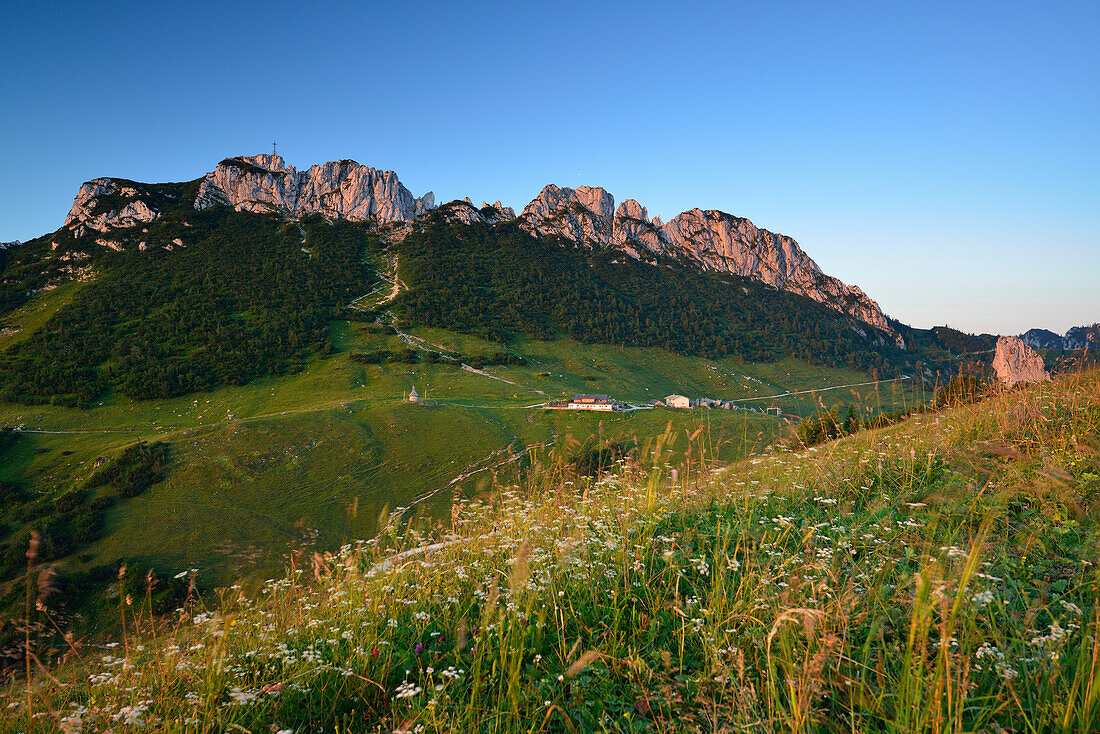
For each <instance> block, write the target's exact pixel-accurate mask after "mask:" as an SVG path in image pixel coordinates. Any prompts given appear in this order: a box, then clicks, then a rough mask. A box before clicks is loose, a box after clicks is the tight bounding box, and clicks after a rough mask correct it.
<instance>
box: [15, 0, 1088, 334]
mask: <svg viewBox="0 0 1100 734" xmlns="http://www.w3.org/2000/svg"><path fill="white" fill-rule="evenodd" d="M527 5H528V4H519V3H501V4H492V3H468V4H467V3H454V2H443V3H435V2H420V3H415V4H411V3H402V2H389V3H385V4H376V3H327V4H326V3H317V4H306V3H300V2H294V3H284V2H264V3H232V2H220V3H206V2H192V3H122V2H119V3H87V2H81V3H70V2H43V3H21V4H13V5H12V6H10V7H9V8H8V9H7V10H5V13H4V15H3V17H2V18H0V27H2V28H3V31H4V33H3V37H4V43H3V44H0V63H2V64H3V68H4V69H5V73H4V74H3V75H0V100H2V103H0V104H2V107H0V113H2V114H0V168H2V170H3V171H4V176H3V177H0V240H11V239H16V238H18V239H28V238H30V237H33V236H36V235H39V234H43V233H45V232H48V231H52V230H54V229H56V228H57V227H58V226H60V224H61V222H62V220H63V219H64V216H65V213H66V212H67V211H68V208H69V205H70V204H71V201H72V197H73V195H74V194H75V192H76V189H77V187H78V186H79V185H80V183H81V182H82V181H85V180H87V179H89V178H94V177H97V176H122V177H126V178H132V179H136V180H141V181H169V180H174V181H179V180H188V179H192V178H196V177H198V176H201V175H202V174H203V173H205V172H206V171H209V170H211V169H212V168H213V166H214V165H215V164H216V163H217V161H218V160H220V159H221V158H223V157H225V156H227V155H238V154H248V153H254V152H262V151H265V150H270V148H271V141H272V140H277V141H278V142H279V152H280V153H282V154H283V155H284V156H285V157H286V158H287V160H288V161H289V162H290V163H293V164H295V165H297V166H299V167H305V166H308V165H309V164H311V163H316V162H322V161H325V160H332V159H337V158H354V159H356V160H358V161H360V162H361V163H365V164H369V165H373V166H376V167H380V168H390V169H393V170H395V171H397V172H398V175H399V176H400V177H401V180H402V181H403V182H404V183H405V184H406V185H407V186H408V187H409V188H410V189H411V190H412V191H413V193H414V194H417V195H419V194H421V193H423V192H425V191H427V190H434V191H435V193H436V198H437V200H439V201H446V200H450V199H453V198H461V197H463V196H466V195H469V196H470V197H471V198H473V199H475V200H477V201H479V202H480V200H482V199H487V200H489V201H493V200H496V199H501V200H502V201H503V202H504V203H506V204H510V205H512V206H514V207H516V209H517V210H518V209H520V208H521V207H522V206H524V205H525V204H526V203H527V202H528V201H529V200H530V199H532V198H533V197H534V196H535V195H536V194H537V193H538V191H539V189H540V188H541V187H542V186H543V185H544V184H546V183H556V184H559V185H563V186H577V185H580V184H588V185H600V186H604V187H606V188H607V189H608V190H609V191H611V192H612V193H613V194H614V195H615V197H616V200H622V199H624V198H628V197H632V198H636V199H638V200H639V201H641V202H642V203H643V204H644V205H646V206H647V207H648V208H649V212H650V214H651V215H654V214H660V215H661V216H663V217H664V218H665V219H666V220H667V219H668V218H671V217H672V216H674V215H675V214H677V213H678V212H680V211H683V210H685V209H689V208H691V207H693V206H700V207H703V208H716V209H722V210H724V211H728V212H731V213H733V214H737V215H739V216H745V217H748V218H750V219H752V220H753V221H754V222H755V223H756V224H758V225H759V226H762V227H766V228H768V229H772V230H775V231H779V232H783V233H785V234H789V235H791V236H793V237H795V238H796V239H797V240H798V241H799V243H800V244H801V245H802V247H803V248H804V249H805V250H806V251H807V252H808V253H809V254H810V255H811V257H813V258H815V259H816V260H817V262H818V263H819V264H820V265H821V266H822V268H823V269H824V270H825V271H826V272H828V273H830V274H833V275H836V276H837V277H840V278H841V279H842V280H844V281H846V282H849V283H855V284H857V285H859V286H860V287H862V288H863V289H864V290H865V291H867V293H868V294H870V295H871V296H872V297H873V298H875V299H876V300H878V302H879V303H880V305H881V306H882V307H883V308H884V310H885V311H886V312H887V313H889V314H890V315H892V316H894V317H897V318H899V319H901V320H903V321H905V322H907V323H911V324H913V325H915V326H921V327H927V326H932V325H935V324H943V323H947V324H950V325H952V326H955V327H958V328H962V329H965V330H968V331H989V332H995V333H1014V332H1019V331H1022V330H1024V329H1026V328H1030V327H1034V326H1038V327H1044V328H1050V329H1053V330H1055V331H1064V330H1065V329H1066V328H1067V327H1069V326H1073V325H1077V324H1083V323H1092V322H1095V321H1097V320H1100V173H1098V172H1100V122H1098V119H1100V51H1098V50H1097V47H1098V45H1100V44H1097V39H1098V38H1100V3H1096V2H1070V3H1059V2H1047V3H1042V4H1039V3H1035V4H1025V3H1015V2H1002V3H966V2H945V3H939V2H921V3H892V2H881V1H875V2H852V3H826V2H813V3H810V2H807V3H799V2H789V3H785V4H771V3H755V2H754V3H748V2H746V3H741V4H735V3H713V4H711V3H694V4H692V3H681V4H668V3H642V2H632V3H593V2H586V3H574V2H558V3H538V4H529V7H526V6H527ZM765 5H782V7H781V8H777V9H776V8H765V7H764V6H765Z"/></svg>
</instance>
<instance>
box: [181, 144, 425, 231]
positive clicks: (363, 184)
mask: <svg viewBox="0 0 1100 734" xmlns="http://www.w3.org/2000/svg"><path fill="white" fill-rule="evenodd" d="M219 205H229V206H232V207H233V208H234V209H236V210H237V211H248V212H270V213H278V214H285V215H287V216H293V217H298V216H304V215H308V214H321V215H323V216H326V217H330V218H333V219H348V220H351V221H353V222H362V221H366V220H368V219H373V220H375V221H378V222H379V223H383V224H384V223H389V222H411V221H413V220H415V219H416V217H417V216H418V215H420V214H423V213H424V212H427V211H428V210H430V209H432V208H434V207H435V195H434V194H432V193H431V192H428V193H427V194H425V195H424V196H422V197H420V198H415V197H413V195H412V194H411V193H410V192H409V190H408V189H407V188H405V187H404V186H403V185H402V184H401V182H400V181H399V180H398V178H397V174H396V173H394V172H393V171H379V170H377V169H375V168H371V167H370V166H363V165H360V164H359V163H356V162H355V161H351V160H342V161H329V162H328V163H324V164H322V165H319V166H318V165H314V166H311V167H310V168H309V170H308V171H298V170H297V169H295V168H294V166H288V165H287V164H286V162H285V161H284V160H283V158H282V156H278V155H269V154H261V155H253V156H242V157H239V158H226V159H225V160H223V161H222V162H221V163H219V164H218V166H217V168H215V169H214V171H212V172H211V173H208V174H206V176H205V177H204V178H203V180H202V183H201V184H200V185H199V193H198V196H197V197H196V198H195V208H196V209H208V208H210V207H212V206H219Z"/></svg>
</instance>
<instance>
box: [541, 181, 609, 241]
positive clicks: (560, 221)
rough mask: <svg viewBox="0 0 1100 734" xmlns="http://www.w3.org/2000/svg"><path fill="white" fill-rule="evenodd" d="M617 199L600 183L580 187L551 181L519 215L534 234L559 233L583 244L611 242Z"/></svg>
mask: <svg viewBox="0 0 1100 734" xmlns="http://www.w3.org/2000/svg"><path fill="white" fill-rule="evenodd" d="M614 212H615V198H614V197H613V196H611V194H609V193H607V191H605V190H604V189H602V188H600V187H598V186H595V187H593V186H581V187H580V188H577V189H570V188H558V187H557V186H555V185H554V184H550V185H548V186H546V187H544V188H543V189H542V191H540V192H539V195H538V196H537V197H535V199H534V201H532V202H531V203H530V204H528V205H527V206H526V207H524V209H523V213H522V214H520V215H519V222H520V224H519V226H520V227H521V228H522V229H525V230H526V231H528V232H530V233H531V234H534V235H559V236H561V237H564V238H565V239H567V240H573V241H574V242H578V243H581V244H591V245H600V246H606V245H607V244H608V243H609V242H610V241H611V229H612V221H611V220H612V217H613V216H614Z"/></svg>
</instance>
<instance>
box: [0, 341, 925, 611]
mask: <svg viewBox="0 0 1100 734" xmlns="http://www.w3.org/2000/svg"><path fill="white" fill-rule="evenodd" d="M332 331H333V334H334V343H335V345H336V347H337V349H339V350H340V352H339V353H338V354H337V355H336V356H333V357H329V358H327V359H315V360H314V361H312V362H311V363H310V364H309V365H308V366H307V368H306V369H305V370H303V371H302V372H300V373H298V374H294V375H288V376H283V377H277V378H263V379H260V380H256V381H254V382H253V383H251V384H249V385H247V386H243V387H224V388H219V389H217V390H214V391H211V392H200V393H192V394H190V395H187V396H184V397H179V398H173V399H166V400H148V401H135V400H131V399H129V398H126V397H124V396H121V395H116V394H109V395H107V396H105V397H104V399H103V400H102V401H101V402H100V404H97V405H95V406H93V407H92V408H90V409H79V408H70V407H64V406H56V405H37V406H27V405H16V404H0V426H8V427H18V428H20V429H21V430H20V431H19V432H18V434H17V440H16V442H15V443H14V445H13V446H11V447H10V448H8V449H7V450H5V453H4V455H3V461H2V462H0V481H7V482H11V483H15V484H18V485H19V486H20V487H21V488H22V490H23V491H24V493H25V494H26V495H27V496H28V497H33V498H39V500H40V501H41V502H48V501H53V500H56V499H60V498H61V497H64V496H65V495H66V494H69V493H71V492H73V491H76V490H78V489H79V488H80V487H81V486H82V483H83V482H85V481H86V480H87V479H88V478H89V477H90V476H91V475H92V473H93V472H94V470H95V465H96V464H97V462H102V461H105V460H107V459H110V458H113V457H115V456H117V455H118V454H119V453H120V452H121V451H122V450H123V449H124V448H125V447H127V446H129V445H132V444H134V443H135V442H137V441H161V442H166V443H167V444H168V447H169V461H168V465H167V467H166V471H165V472H164V477H163V481H160V482H158V483H156V484H154V485H153V486H151V487H150V488H149V489H148V490H147V491H145V492H143V493H142V494H141V495H140V496H135V497H132V498H128V499H125V500H123V501H119V502H116V503H115V504H114V505H113V506H112V507H110V509H109V510H107V511H106V519H105V528H104V531H103V532H102V534H101V537H100V538H99V539H98V540H96V541H95V542H93V543H90V544H88V545H87V546H85V547H81V548H80V549H79V552H78V553H75V554H70V555H67V556H65V557H64V558H55V559H51V560H54V561H59V562H61V565H60V566H59V568H58V571H59V572H66V573H72V572H77V571H90V570H93V569H101V570H102V572H103V573H106V570H105V569H110V568H117V566H118V565H119V564H121V563H130V564H131V565H132V566H134V567H140V568H142V569H154V570H155V571H156V572H157V573H160V574H174V573H177V572H179V571H182V570H186V569H188V568H197V569H200V578H199V581H200V584H201V585H202V586H203V587H204V588H210V587H211V586H214V585H224V584H229V583H232V582H233V581H234V580H236V579H237V578H238V577H240V576H242V575H249V574H269V573H271V572H272V571H274V570H277V569H278V568H281V567H282V565H283V564H284V562H285V556H286V554H287V553H289V552H290V551H291V550H292V549H294V548H298V547H301V546H302V545H303V544H304V545H305V546H307V547H310V548H311V549H317V550H332V549H335V548H337V547H339V545H341V544H342V543H344V542H346V541H348V540H351V539H362V538H371V537H374V535H375V534H377V532H378V529H379V521H380V518H381V520H382V521H383V522H384V521H385V514H386V513H387V512H391V511H393V510H395V509H397V508H408V509H407V511H406V513H405V516H410V515H415V514H423V515H425V516H427V517H431V518H435V519H440V518H445V517H449V514H450V505H451V498H452V497H453V496H455V495H456V494H457V495H459V496H475V495H476V494H477V492H478V491H479V488H480V487H482V486H484V484H485V482H486V480H487V479H489V478H491V476H492V474H493V467H494V466H495V465H498V464H500V465H506V464H508V463H511V462H521V463H522V462H523V461H525V460H526V459H525V458H523V456H521V454H522V453H523V452H524V449H525V448H526V447H528V446H539V445H552V444H560V447H561V450H562V451H563V452H564V453H568V452H569V451H581V450H584V449H586V448H590V447H591V446H592V445H593V444H594V443H599V442H601V441H603V442H617V443H621V444H623V445H624V446H627V447H630V446H634V445H635V444H636V443H638V442H640V441H644V440H645V438H646V437H649V436H653V435H657V434H659V433H661V432H663V431H664V430H665V427H666V426H667V425H669V424H670V423H671V425H672V426H673V428H674V429H675V430H677V431H686V432H688V433H690V432H693V431H694V430H695V429H696V428H698V427H700V426H702V427H704V428H705V431H706V436H707V438H708V441H709V444H708V447H709V448H708V450H709V451H711V452H712V455H713V456H714V457H715V458H723V459H734V458H736V457H739V456H743V455H745V454H746V453H748V452H750V451H752V450H753V449H754V448H756V449H759V448H762V447H763V446H765V445H767V444H768V443H770V442H772V441H774V440H775V439H776V438H779V437H782V436H786V435H788V433H789V429H788V426H787V420H789V419H790V416H795V415H804V414H807V413H809V412H811V411H812V410H813V409H814V408H815V407H816V405H817V402H818V401H819V400H822V401H825V402H826V403H827V404H834V403H835V402H858V403H859V404H861V405H866V406H868V407H870V408H872V409H874V410H878V409H880V408H883V409H889V408H892V407H895V406H898V405H902V404H905V403H907V402H908V403H911V402H913V400H914V399H918V400H919V398H920V395H919V394H915V393H914V391H913V389H912V388H911V387H909V384H908V383H906V382H897V383H885V384H883V385H880V386H878V388H877V389H874V388H869V387H857V388H854V390H855V391H857V392H858V395H856V394H853V392H852V390H851V389H848V388H845V389H840V390H825V391H824V392H820V393H804V394H800V395H794V396H789V397H784V398H775V399H772V398H767V399H766V400H747V401H746V402H745V403H743V405H744V406H745V407H747V408H756V409H763V408H766V407H767V406H769V405H772V404H775V405H777V406H780V407H781V409H782V411H783V413H784V414H785V415H786V416H787V418H780V417H776V416H774V415H764V414H763V413H759V412H750V411H723V410H710V411H708V410H703V409H698V410H693V411H674V410H667V409H656V410H638V411H635V412H631V413H624V414H613V415H598V416H597V415H589V414H577V413H562V412H560V411H543V410H540V409H539V408H538V407H537V406H538V405H540V404H541V403H544V402H546V401H547V400H548V399H549V398H552V397H560V396H562V395H567V394H571V393H574V392H582V391H583V392H601V393H609V394H611V395H612V396H613V397H615V398H618V399H621V400H626V401H630V402H635V403H637V404H643V403H645V402H647V401H648V400H651V399H653V398H655V397H656V398H660V397H664V396H665V395H667V394H669V393H671V392H674V391H676V392H682V393H685V394H688V395H691V396H692V397H707V396H709V397H715V398H724V399H744V398H754V397H761V396H764V397H766V396H771V395H777V394H781V393H785V392H789V391H800V390H807V389H816V388H829V387H831V386H835V385H846V384H853V383H861V382H867V381H869V380H870V378H869V377H868V376H867V375H865V374H863V373H860V372H856V371H853V370H833V369H827V368H820V367H812V366H809V365H807V364H805V363H803V362H799V361H796V360H785V361H782V362H778V363H775V364H770V365H756V364H743V363H739V362H736V361H734V360H720V361H711V360H703V359H691V358H686V357H680V356H676V355H672V354H669V353H668V352H665V351H663V350H660V349H618V348H614V347H607V346H599V345H582V344H578V343H575V342H570V341H553V342H537V341H519V342H517V343H516V344H515V345H512V346H510V348H509V349H510V351H511V352H513V353H515V354H516V355H520V356H522V357H523V358H524V360H525V361H526V364H524V365H522V366H507V367H486V368H485V369H484V370H483V372H484V373H486V374H478V373H475V372H472V371H469V370H465V369H462V368H461V367H459V366H457V365H451V364H432V363H428V362H427V361H421V362H419V363H417V364H404V363H400V362H397V363H387V364H380V365H373V364H361V363H358V362H355V361H354V360H352V359H351V358H350V356H351V354H353V353H355V352H356V351H361V350H371V349H382V348H385V349H390V350H395V351H396V350H399V349H401V348H404V347H406V346H408V345H407V344H406V342H405V341H404V340H403V338H402V337H401V336H399V335H397V334H390V335H383V334H379V333H377V332H378V331H379V330H378V329H377V328H376V327H370V326H364V325H362V324H355V323H348V322H335V323H334V324H332ZM410 336H411V337H414V338H415V339H417V340H420V341H417V342H416V343H417V344H418V345H419V347H418V351H419V353H420V354H421V355H423V354H426V353H427V352H426V350H427V349H434V348H441V349H446V350H451V351H460V352H462V353H463V354H465V355H479V354H492V353H494V352H497V351H499V350H500V346H499V345H496V344H492V343H489V342H484V341H482V340H479V339H476V338H472V337H468V336H463V335H458V334H454V333H451V332H445V331H438V330H417V331H414V332H413V333H412V334H411V335H410ZM428 345H433V346H428ZM490 375H491V376H490ZM413 387H416V389H417V390H418V391H419V392H420V394H421V395H423V396H425V398H427V401H428V402H427V404H425V405H419V406H418V405H409V404H406V403H404V402H403V401H402V398H403V396H404V395H405V394H406V393H407V392H408V391H409V390H410V389H411V388H413ZM20 528H25V526H24V525H23V524H20V522H19V521H18V520H17V519H15V518H9V520H8V534H9V542H10V543H14V542H16V541H19V542H23V543H24V544H25V540H26V532H29V530H25V529H24V530H23V531H20ZM20 532H23V535H22V536H21V535H19V533H20ZM11 552H12V553H13V554H14V555H15V556H18V557H20V558H21V555H20V554H21V553H22V551H20V550H18V549H17V548H15V547H14V546H13V547H12V548H11ZM20 563H21V561H20V562H18V563H16V565H17V566H18V565H19V564H20ZM10 592H11V588H10V581H9V587H8V588H7V590H6V593H8V594H10Z"/></svg>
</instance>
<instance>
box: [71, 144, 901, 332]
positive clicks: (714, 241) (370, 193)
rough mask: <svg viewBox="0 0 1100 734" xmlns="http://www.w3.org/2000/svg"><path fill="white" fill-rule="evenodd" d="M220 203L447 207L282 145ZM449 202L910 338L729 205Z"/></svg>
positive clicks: (127, 210)
mask: <svg viewBox="0 0 1100 734" xmlns="http://www.w3.org/2000/svg"><path fill="white" fill-rule="evenodd" d="M156 186H157V185H148V184H136V183H134V182H128V181H122V180H121V179H111V178H100V179H94V180H92V181H89V182H87V183H85V184H84V185H83V186H81V188H80V190H79V192H78V193H77V196H76V198H75V200H74V202H73V206H72V208H71V209H70V211H69V215H68V217H67V218H66V220H65V225H64V226H65V227H66V228H67V229H68V230H69V231H70V233H71V234H72V235H73V236H74V237H78V238H79V237H81V236H83V235H84V234H85V233H87V232H88V231H95V232H99V233H108V232H110V231H112V230H115V229H126V228H132V227H137V226H140V225H143V224H147V223H149V222H151V221H153V220H154V219H155V218H156V217H157V216H158V213H159V207H158V203H157V198H158V195H157V192H156ZM219 205H225V206H231V207H233V208H234V209H236V210H237V211H247V212H255V213H275V214H280V215H284V216H287V217H291V218H295V217H300V216H306V215H309V214H320V215H322V216H325V217H327V218H329V219H347V220H349V221H354V222H364V221H374V222H377V223H378V224H379V225H385V226H387V227H389V228H390V229H391V230H392V231H393V234H394V235H395V236H402V235H403V234H405V233H407V231H408V229H409V227H410V226H411V225H413V224H415V223H416V222H417V221H418V219H420V218H421V217H423V216H425V215H426V214H427V213H428V212H430V211H432V210H433V209H437V207H436V205H435V197H434V194H433V193H432V192H430V191H429V192H427V193H426V194H424V195H423V196H420V197H414V196H413V195H412V193H411V192H410V191H409V190H408V189H407V188H406V187H405V186H404V185H403V184H401V182H400V180H399V179H398V177H397V174H395V173H394V172H393V171H380V170H378V169H375V168H371V167H369V166H364V165H361V164H359V163H356V162H355V161H351V160H341V161H332V162H328V163H325V164H322V165H314V166H311V167H310V168H309V169H308V170H305V171H298V170H297V169H295V168H294V167H293V166H289V165H287V164H286V162H285V161H284V160H283V158H282V157H281V156H278V155H274V154H261V155H254V156H240V157H232V158H226V159H224V160H223V161H221V162H220V163H219V164H218V165H217V166H216V168H215V169H214V171H212V172H211V173H208V174H207V175H206V176H204V177H203V178H202V179H201V180H200V182H199V185H198V193H197V195H196V197H195V201H194V208H195V209H196V210H203V209H207V208H210V207H214V206H219ZM438 209H439V210H440V212H441V214H443V215H444V216H445V217H446V219H447V220H448V221H451V222H455V223H465V224H470V223H472V222H483V223H488V224H493V223H496V222H501V221H510V220H512V219H517V220H518V221H517V224H518V226H520V227H521V228H522V229H524V230H525V231H527V232H529V233H530V234H532V235H535V236H556V237H560V238H562V239H563V240H568V241H570V242H573V243H577V244H580V245H584V246H588V247H593V248H597V247H598V248H612V249H616V250H620V251H622V252H623V253H624V254H626V255H628V256H630V257H632V258H634V259H636V260H642V261H649V262H652V261H655V260H656V259H657V258H658V257H661V258H671V259H674V260H679V261H682V262H684V263H686V264H688V265H690V266H692V267H695V268H697V269H699V270H703V271H717V272H723V273H730V274H733V275H739V276H742V277H748V278H753V279H756V280H759V281H761V282H763V283H766V284H768V285H770V286H773V287H775V288H777V289H781V290H786V291H790V292H793V293H798V294H800V295H804V296H807V297H809V298H812V299H813V300H815V301H818V302H819V303H822V304H824V305H826V306H828V307H829V308H832V309H833V310H836V311H839V312H841V313H843V314H846V315H848V316H849V317H851V318H852V319H854V320H855V321H857V322H861V323H862V324H865V325H868V326H871V327H873V328H874V329H875V330H878V331H880V332H883V334H884V335H886V336H888V337H889V338H890V339H891V340H892V341H894V342H895V343H897V345H898V346H901V347H904V342H903V340H902V339H901V337H900V336H899V335H898V333H897V331H896V330H894V329H893V328H892V326H891V325H890V322H889V320H888V319H887V317H886V315H885V314H884V313H883V312H882V310H881V309H880V308H879V306H878V304H877V303H876V302H875V301H874V300H872V299H871V298H870V297H868V296H867V295H866V294H865V293H864V292H863V291H862V290H861V289H859V288H858V287H856V286H850V285H846V284H844V283H843V282H841V281H840V280H838V279H837V278H834V277H832V276H829V275H826V274H825V273H823V272H822V271H821V269H820V268H819V267H818V265H817V264H816V263H815V262H814V261H813V260H812V259H811V258H810V257H809V256H808V255H807V254H806V253H805V252H804V251H803V250H802V249H801V248H800V247H799V245H798V243H797V242H795V240H793V239H792V238H790V237H787V236H785V235H781V234H776V233H773V232H769V231H768V230H765V229H760V228H758V227H756V226H755V225H754V224H753V223H752V222H751V221H749V220H748V219H744V218H741V217H735V216H733V215H731V214H727V213H725V212H722V211H718V210H713V209H711V210H701V209H691V210H689V211H686V212H683V213H682V214H679V215H677V216H676V217H673V218H672V219H671V220H669V221H668V222H667V223H664V222H662V221H661V220H660V218H659V217H656V218H654V219H652V220H651V219H650V218H649V216H648V214H647V211H646V208H645V207H644V206H642V205H641V204H639V203H638V202H637V201H635V200H633V199H627V200H625V201H623V202H622V203H621V204H619V206H618V207H617V208H616V207H615V199H614V197H613V196H612V195H611V194H610V193H608V192H607V191H606V190H605V189H603V188H600V187H590V186H581V187H578V188H576V189H572V188H568V187H558V186H555V185H553V184H550V185H547V186H546V187H544V188H543V189H542V191H541V192H540V193H539V195H538V196H537V197H536V198H535V199H534V200H532V201H531V202H530V203H529V204H528V205H527V206H526V207H525V208H524V209H523V212H522V213H521V214H520V215H519V216H518V217H516V215H515V212H514V211H513V210H512V209H511V208H510V207H505V206H503V205H501V204H500V202H499V201H498V202H496V203H495V204H493V205H490V204H485V203H483V205H482V207H481V208H477V207H475V206H474V205H473V203H472V202H470V201H469V200H468V199H467V200H466V201H461V200H457V201H453V202H450V203H449V204H446V205H444V206H443V207H438ZM857 328H858V327H857Z"/></svg>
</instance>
